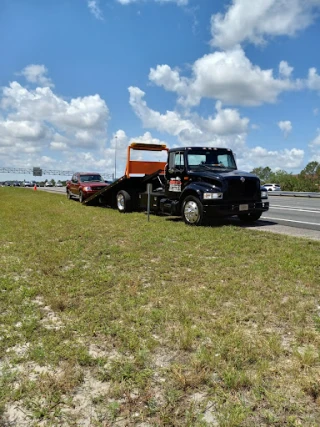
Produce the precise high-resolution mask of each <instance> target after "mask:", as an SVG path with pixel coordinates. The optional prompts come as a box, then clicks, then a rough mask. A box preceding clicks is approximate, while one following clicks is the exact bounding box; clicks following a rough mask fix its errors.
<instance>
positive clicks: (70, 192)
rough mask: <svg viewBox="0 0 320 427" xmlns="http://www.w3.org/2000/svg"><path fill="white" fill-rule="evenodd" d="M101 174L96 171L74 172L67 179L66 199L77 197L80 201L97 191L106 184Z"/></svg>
mask: <svg viewBox="0 0 320 427" xmlns="http://www.w3.org/2000/svg"><path fill="white" fill-rule="evenodd" d="M108 185H109V183H107V182H105V180H104V179H103V178H102V176H101V175H100V174H99V173H96V172H76V173H75V174H73V176H72V178H71V180H70V181H67V186H66V191H67V197H68V199H71V198H72V197H78V198H79V201H80V203H82V202H83V201H84V200H85V199H87V198H88V197H89V196H91V195H92V194H94V193H96V192H97V191H100V190H102V189H103V188H104V187H106V186H108Z"/></svg>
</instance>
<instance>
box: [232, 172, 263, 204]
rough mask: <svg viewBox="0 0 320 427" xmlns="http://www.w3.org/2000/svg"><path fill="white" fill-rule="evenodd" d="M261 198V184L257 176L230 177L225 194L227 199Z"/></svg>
mask: <svg viewBox="0 0 320 427" xmlns="http://www.w3.org/2000/svg"><path fill="white" fill-rule="evenodd" d="M259 198H260V184H259V180H258V179H256V178H251V177H245V181H243V182H242V181H241V177H238V176H237V177H230V178H229V179H228V181H227V189H226V193H225V195H224V199H225V200H232V201H236V200H257V199H259Z"/></svg>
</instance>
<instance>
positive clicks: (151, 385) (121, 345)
mask: <svg viewBox="0 0 320 427" xmlns="http://www.w3.org/2000/svg"><path fill="white" fill-rule="evenodd" d="M0 225H1V227H0V271H1V279H0V280H1V282H0V283H1V285H0V426H7V425H14V426H19V427H20V426H33V425H35V426H55V425H59V426H140V427H147V426H190V427H191V426H221V427H232V426H319V425H320V353H319V349H320V347H319V344H320V293H319V291H320V279H319V277H320V243H319V242H315V241H308V240H305V239H297V238H292V237H286V236H280V235H276V234H271V233H270V234H269V233H263V232H257V231H250V230H249V229H245V228H240V227H236V226H231V225H229V226H216V227H200V228H193V227H187V226H186V225H184V224H183V223H182V222H181V221H172V220H169V219H168V218H165V217H155V216H152V217H150V222H149V223H148V222H147V218H146V216H145V215H144V214H143V213H135V214H123V215H121V214H119V213H118V212H117V211H113V210H109V209H103V208H96V207H85V206H82V205H80V204H79V203H78V202H77V201H68V200H67V199H66V197H65V196H62V195H57V194H48V193H45V192H40V191H37V192H35V191H31V190H26V189H19V188H0ZM10 423H11V424H10Z"/></svg>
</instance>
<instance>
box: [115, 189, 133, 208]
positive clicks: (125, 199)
mask: <svg viewBox="0 0 320 427" xmlns="http://www.w3.org/2000/svg"><path fill="white" fill-rule="evenodd" d="M116 203H117V208H118V211H119V212H121V213H126V212H131V211H132V204H131V196H130V194H129V193H127V192H126V191H124V190H121V191H119V193H117V197H116Z"/></svg>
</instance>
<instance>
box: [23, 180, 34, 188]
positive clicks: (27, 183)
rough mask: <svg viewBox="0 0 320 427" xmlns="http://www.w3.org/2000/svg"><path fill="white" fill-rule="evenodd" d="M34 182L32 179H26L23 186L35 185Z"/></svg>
mask: <svg viewBox="0 0 320 427" xmlns="http://www.w3.org/2000/svg"><path fill="white" fill-rule="evenodd" d="M33 185H34V184H33V183H32V182H31V181H25V182H24V183H23V186H24V187H33Z"/></svg>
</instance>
